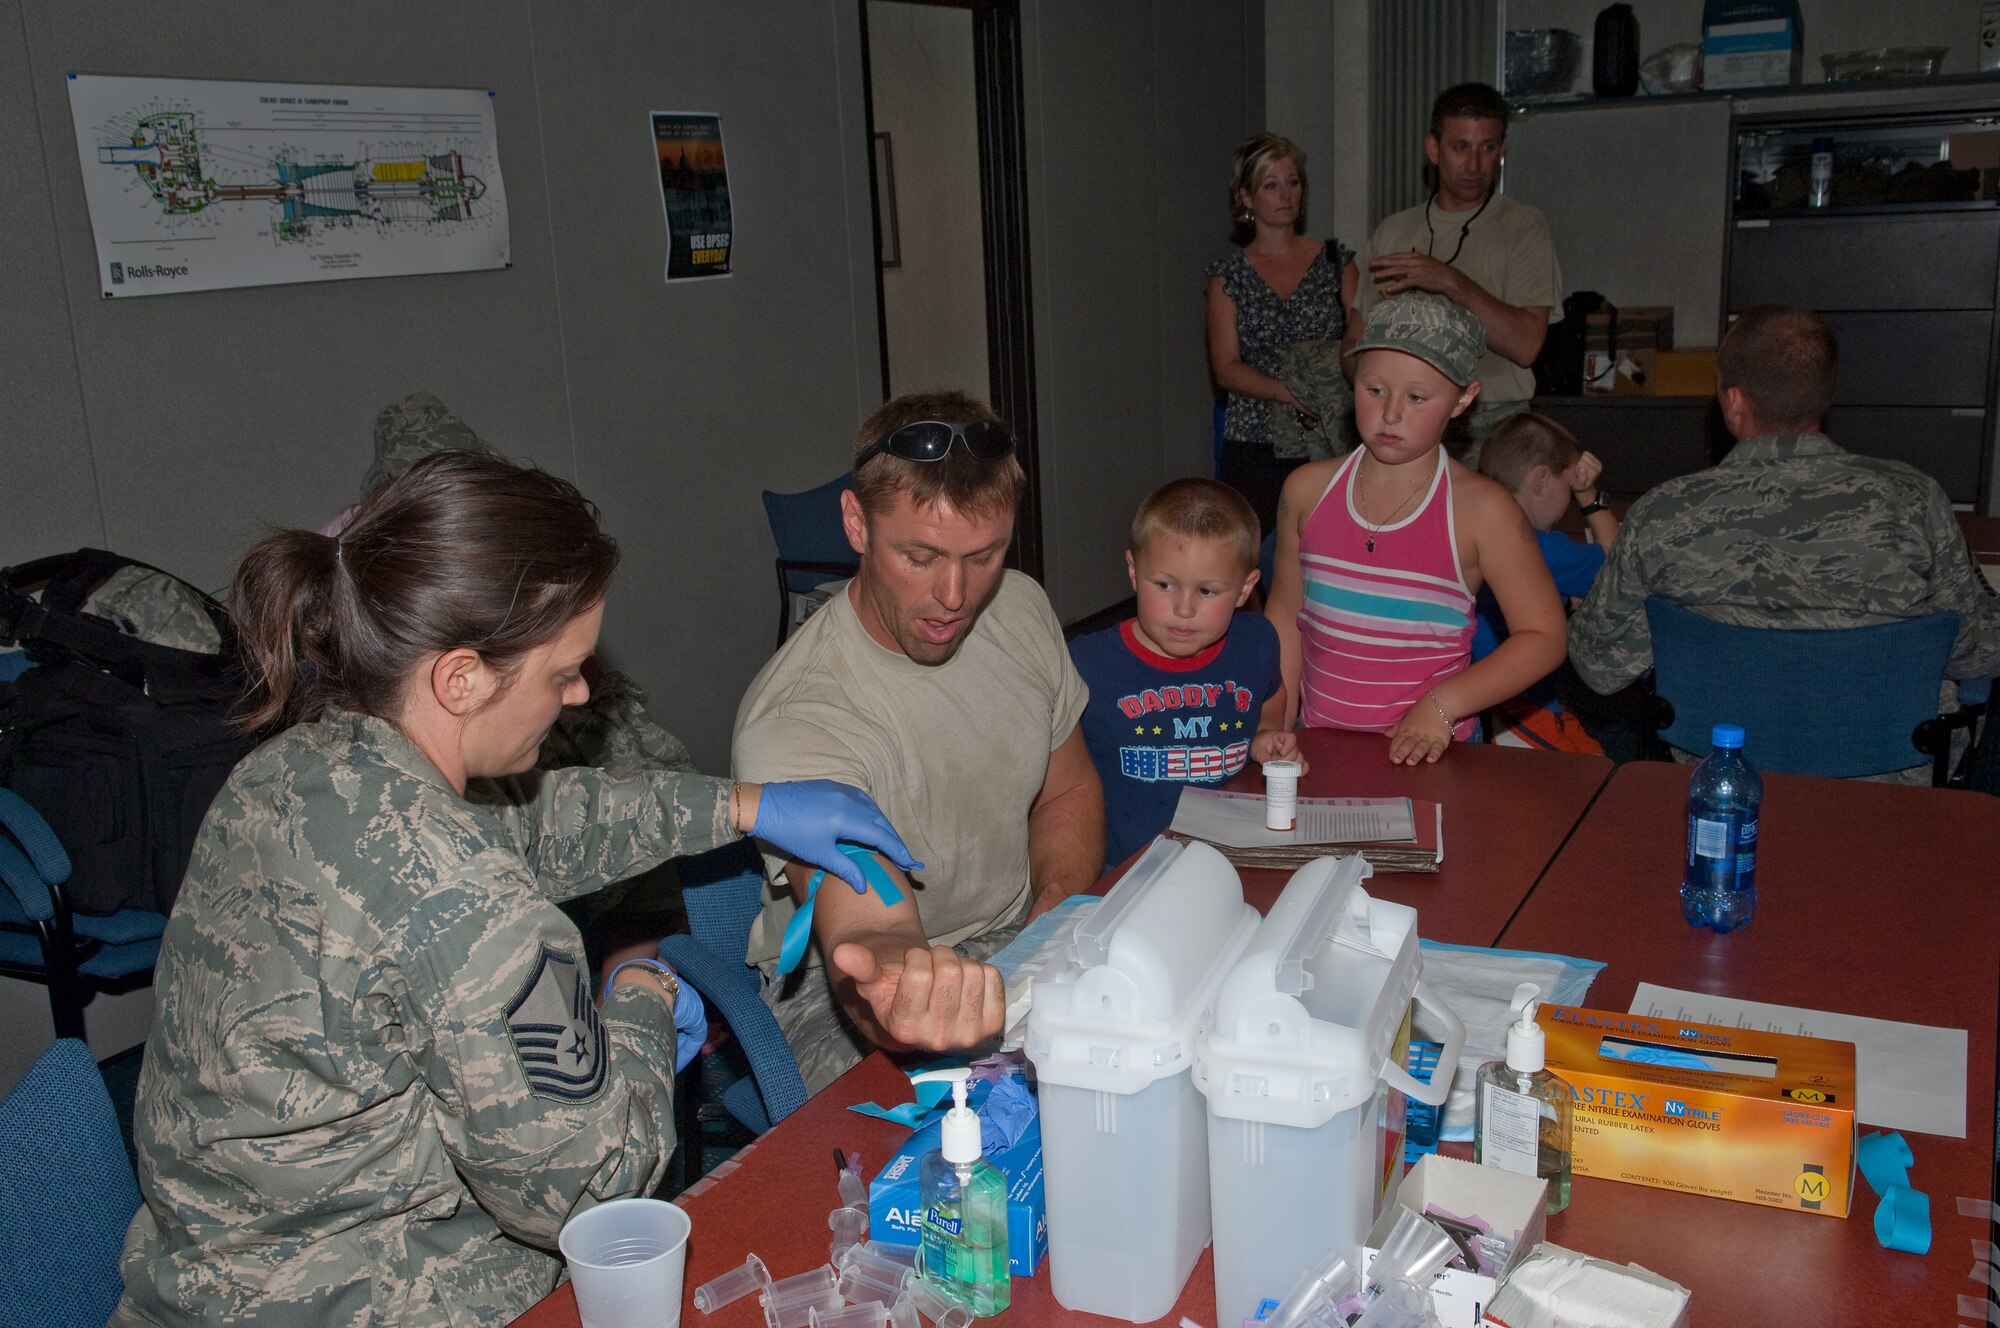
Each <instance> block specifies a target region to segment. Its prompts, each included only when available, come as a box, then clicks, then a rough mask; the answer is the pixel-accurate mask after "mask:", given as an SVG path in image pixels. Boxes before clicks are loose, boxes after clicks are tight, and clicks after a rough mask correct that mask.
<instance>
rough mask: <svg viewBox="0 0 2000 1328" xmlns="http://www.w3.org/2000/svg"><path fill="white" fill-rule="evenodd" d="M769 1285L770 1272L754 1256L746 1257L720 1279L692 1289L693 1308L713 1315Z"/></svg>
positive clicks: (761, 1261)
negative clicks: (725, 1306)
mask: <svg viewBox="0 0 2000 1328" xmlns="http://www.w3.org/2000/svg"><path fill="white" fill-rule="evenodd" d="M769 1285H771V1273H770V1270H769V1269H767V1268H765V1267H764V1261H763V1260H762V1259H760V1258H758V1257H757V1256H756V1255H754V1254H752V1255H748V1256H746V1257H745V1258H744V1260H743V1262H742V1263H739V1264H737V1265H736V1266H735V1267H734V1268H732V1269H730V1270H729V1271H728V1272H726V1273H724V1274H722V1275H721V1276H720V1277H712V1278H710V1279H709V1280H708V1281H706V1282H703V1283H702V1284H701V1285H700V1286H698V1287H696V1288H695V1289H694V1307H695V1308H696V1309H698V1310H700V1311H701V1312H702V1313H703V1314H713V1313H715V1312H716V1311H717V1310H719V1309H721V1308H722V1307H723V1306H724V1305H733V1304H735V1303H736V1302H737V1301H739V1300H741V1299H743V1297H745V1296H747V1295H749V1294H750V1293H751V1292H752V1291H762V1290H763V1289H764V1288H765V1287H767V1286H769Z"/></svg>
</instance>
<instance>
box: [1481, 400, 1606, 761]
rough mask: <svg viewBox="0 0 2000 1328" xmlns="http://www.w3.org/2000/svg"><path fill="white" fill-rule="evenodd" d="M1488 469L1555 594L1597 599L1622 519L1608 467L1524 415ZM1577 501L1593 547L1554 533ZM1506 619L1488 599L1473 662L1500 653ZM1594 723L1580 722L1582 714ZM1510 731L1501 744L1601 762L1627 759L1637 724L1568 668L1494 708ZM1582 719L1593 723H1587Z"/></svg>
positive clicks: (1497, 439)
mask: <svg viewBox="0 0 2000 1328" xmlns="http://www.w3.org/2000/svg"><path fill="white" fill-rule="evenodd" d="M1479 470H1480V473H1481V474H1483V475H1485V476H1486V477H1487V478H1488V479H1490V480H1495V481H1497V482H1498V483H1500V484H1501V485H1502V486H1504V487H1505V488H1506V489H1507V491H1508V492H1509V493H1511V494H1513V495H1514V501H1515V502H1517V503H1519V504H1520V505H1521V510H1522V511H1523V512H1524V513H1526V514H1527V517H1528V524H1529V525H1531V526H1533V527H1534V528H1535V541H1536V542H1537V543H1538V544H1539V545H1540V546H1541V550H1542V560H1543V561H1544V562H1546V563H1547V564H1548V565H1549V575H1550V576H1551V577H1553V578H1554V580H1555V583H1556V593H1557V594H1559V595H1561V596H1562V597H1563V604H1564V606H1565V607H1568V606H1570V605H1572V604H1574V603H1575V602H1576V601H1577V600H1580V599H1582V598H1583V597H1584V596H1585V595H1587V594H1589V593H1590V583H1591V582H1593V581H1595V580H1596V579H1597V573H1598V571H1599V570H1600V569H1602V568H1603V566H1604V550H1605V546H1606V545H1608V544H1610V543H1611V541H1612V540H1613V539H1615V538H1616V537H1617V535H1618V518H1617V516H1615V515H1614V514H1613V513H1612V512H1611V511H1610V509H1609V508H1608V507H1606V506H1605V502H1604V494H1603V492H1602V490H1600V489H1599V488H1598V483H1597V482H1598V478H1599V477H1600V476H1601V475H1603V473H1604V463H1603V462H1601V461H1599V460H1598V459H1597V458H1596V457H1594V456H1592V455H1591V454H1590V453H1588V452H1586V451H1584V450H1583V448H1582V446H1581V445H1579V444H1578V442H1577V441H1576V436H1575V435H1574V434H1572V433H1571V432H1570V431H1569V430H1568V429H1565V428H1563V427H1562V425H1560V424H1557V423H1556V422H1555V421H1554V420H1552V419H1550V418H1549V417H1548V416H1546V415H1538V414H1536V413H1535V412H1533V411H1524V412H1522V413H1521V414H1519V415H1511V416H1509V417H1508V418H1507V419H1505V420H1503V421H1502V422H1501V423H1500V424H1498V425H1496V426H1495V427H1494V429H1493V432H1492V433H1490V434H1488V435H1487V436H1486V442H1485V445H1484V447H1483V448H1482V449H1481V450H1480V453H1479ZM1572 502H1575V503H1576V504H1577V505H1578V506H1579V508H1580V509H1581V510H1582V513H1583V521H1584V526H1585V528H1586V529H1587V530H1588V531H1589V532H1590V538H1591V540H1592V541H1593V542H1592V543H1589V544H1584V543H1580V542H1578V541H1576V540H1573V539H1571V538H1570V537H1569V536H1568V535H1566V534H1564V533H1563V532H1562V531H1560V530H1557V529H1556V528H1555V527H1556V525H1557V523H1559V522H1560V521H1561V520H1562V519H1563V518H1564V517H1565V516H1567V515H1568V514H1569V505H1570V503H1572ZM1505 621H1506V620H1505V619H1504V618H1502V617H1501V615H1500V606H1499V604H1498V603H1496V602H1495V601H1494V599H1493V596H1492V593H1491V592H1489V591H1484V590H1482V591H1481V592H1480V594H1479V617H1478V621H1477V622H1475V623H1474V624H1473V629H1472V657H1473V658H1474V659H1482V658H1484V657H1485V656H1487V655H1490V654H1492V653H1493V651H1494V650H1496V649H1498V648H1499V645H1500V642H1501V640H1502V639H1503V634H1504V633H1505V631H1506V627H1505ZM1578 704H1581V705H1582V706H1583V707H1584V711H1585V714H1584V715H1582V716H1579V715H1578V714H1577V713H1575V707H1576V705H1578ZM1494 711H1495V714H1494V718H1495V719H1496V720H1497V721H1498V723H1499V725H1500V728H1501V730H1502V731H1501V732H1499V733H1490V734H1488V737H1489V738H1490V739H1491V740H1493V741H1496V742H1501V743H1508V744H1512V745H1521V746H1529V747H1553V748H1555V749H1557V750H1559V751H1577V752H1592V753H1602V752H1604V750H1605V747H1604V744H1605V743H1607V742H1609V743H1615V744H1619V745H1620V746H1619V750H1621V751H1622V750H1624V744H1625V743H1626V741H1627V735H1625V734H1624V731H1623V730H1624V728H1625V727H1629V721H1628V720H1626V719H1624V718H1622V717H1621V716H1620V715H1619V714H1618V712H1617V711H1616V710H1615V709H1607V707H1605V706H1604V705H1603V704H1602V703H1601V702H1599V701H1598V700H1597V699H1596V698H1595V697H1594V696H1592V695H1591V694H1590V693H1589V691H1588V689H1586V688H1583V687H1582V686H1581V685H1580V684H1578V683H1577V681H1576V676H1575V674H1574V672H1573V671H1572V670H1571V669H1570V667H1569V665H1568V664H1567V663H1565V664H1564V665H1563V666H1562V667H1561V668H1559V669H1557V670H1556V671H1555V672H1554V673H1552V674H1550V675H1549V676H1548V677H1546V678H1544V679H1542V680H1541V681H1540V682H1538V683H1536V684H1535V685H1533V686H1532V687H1529V688H1528V689H1527V690H1526V691H1524V692H1522V693H1521V695H1520V696H1518V697H1515V698H1514V699H1513V700H1511V701H1503V702H1501V703H1500V704H1499V705H1498V706H1496V707H1494ZM1579 719H1587V721H1588V724H1587V726H1586V725H1585V724H1581V723H1579V722H1578V720H1579Z"/></svg>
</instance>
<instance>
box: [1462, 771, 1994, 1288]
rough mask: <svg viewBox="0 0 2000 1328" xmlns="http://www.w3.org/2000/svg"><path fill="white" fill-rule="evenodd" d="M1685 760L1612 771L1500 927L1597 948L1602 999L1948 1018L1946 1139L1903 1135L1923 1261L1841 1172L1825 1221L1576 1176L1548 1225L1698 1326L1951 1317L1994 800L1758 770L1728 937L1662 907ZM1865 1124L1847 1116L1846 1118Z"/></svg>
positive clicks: (1986, 1137)
mask: <svg viewBox="0 0 2000 1328" xmlns="http://www.w3.org/2000/svg"><path fill="white" fill-rule="evenodd" d="M1687 780H1688V767H1686V766H1681V765H1668V764H1656V763H1638V764H1633V765H1626V766H1621V767H1619V769H1618V772H1617V774H1616V775H1614V776H1613V777H1612V780H1611V783H1610V784H1609V785H1608V786H1607V787H1606V789H1605V790H1604V792H1603V794H1602V795H1601V796H1600V797H1599V798H1598V800H1597V803H1596V805H1595V806H1593V807H1592V808H1591V809H1590V812H1589V814H1588V815H1587V816H1585V818H1584V821H1583V824H1582V825H1581V826H1579V827H1578V829H1577V832H1576V834H1575V835H1574V836H1573V837H1572V838H1571V839H1570V841H1569V843H1568V844H1567V845H1566V846H1565V847H1564V848H1563V851H1562V853H1561V854H1560V855H1559V856H1558V857H1557V859H1556V861H1555V863H1554V864H1553V865H1552V866H1551V867H1550V868H1549V870H1548V872H1547V874H1546V875H1545V876H1544V877H1543V878H1542V882H1541V884H1540V885H1539V886H1537V887H1536V889H1535V892H1534V894H1533V895H1532V896H1531V897H1530V898H1529V900H1528V902H1527V904H1526V905H1525V906H1524V907H1523V908H1522V910H1521V912H1520V915H1519V916H1518V917H1516V918H1515V919H1514V921H1513V923H1512V925H1510V926H1509V927H1508V928H1507V929H1506V931H1505V932H1504V933H1503V934H1502V936H1501V938H1500V943H1501V944H1502V945H1505V946H1509V947H1512V948H1516V949H1526V950H1538V949H1551V950H1564V951H1567V952H1568V953H1572V954H1584V955H1588V956H1590V957H1591V958H1593V959H1601V960H1604V961H1605V963H1606V965H1607V967H1606V968H1605V969H1604V971H1603V972H1602V973H1601V974H1600V975H1599V976H1598V978H1597V981H1596V983H1595V984H1594V985H1593V986H1592V987H1591V991H1590V1003H1591V1004H1592V1005H1593V1006H1595V1007H1597V1008H1600V1009H1606V1010H1624V1009H1626V1008H1627V1006H1628V1005H1629V1004H1630V1002H1631V999H1632V994H1633V991H1634V990H1635V989H1636V987H1637V986H1638V984H1639V983H1640V982H1642V981H1646V982H1654V983H1657V984H1660V985H1662V986H1668V987H1677V988H1681V989H1683V990H1692V991H1703V992H1713V993H1718V994H1727V995H1730V996H1736V997H1740V998H1742V999H1745V1000H1758V1001H1770V1002H1774V1003H1778V1004H1783V1005H1794V1006H1801V1007H1804V1008H1807V1009H1816V1010H1830V1011H1836V1012H1840V1013H1846V1014H1864V1015H1870V1016H1874V1017H1876V1018H1881V1019H1893V1020H1898V1021H1901V1022H1905V1023H1913V1024H1929V1025H1939V1026H1944V1027H1950V1028H1964V1029H1966V1030H1967V1032H1968V1045H1967V1065H1966V1113H1965V1130H1966V1137H1965V1138H1963V1139H1946V1138H1941V1137H1938V1136H1934V1135H1924V1134H1906V1135H1905V1136H1904V1137H1905V1138H1906V1139H1908V1140H1909V1143H1910V1147H1911V1150H1912V1151H1913V1152H1914V1153H1915V1155H1916V1165H1915V1167H1914V1168H1912V1171H1911V1184H1912V1186H1913V1187H1914V1188H1916V1189H1918V1190H1921V1191H1923V1192H1925V1193H1927V1194H1928V1195H1929V1196H1930V1214H1931V1230H1932V1237H1933V1238H1932V1242H1931V1250H1930V1253H1929V1254H1928V1255H1926V1256H1921V1257H1920V1256H1917V1255H1914V1254H1906V1253H1900V1252H1897V1251H1893V1250H1885V1249H1883V1248H1882V1247H1881V1246H1879V1245H1878V1244H1877V1243H1876V1241H1875V1235H1874V1227H1873V1218H1874V1212H1875V1205H1876V1198H1875V1194H1874V1192H1873V1191H1872V1190H1870V1189H1868V1187H1867V1186H1866V1184H1865V1183H1863V1182H1862V1181H1861V1180H1860V1179H1859V1178H1858V1177H1857V1178H1856V1187H1857V1194H1856V1202H1855V1205H1854V1208H1853V1211H1852V1212H1851V1213H1850V1214H1849V1216H1848V1217H1847V1218H1845V1219H1844V1220H1843V1219H1839V1218H1828V1217H1819V1216H1813V1215H1809V1214H1803V1213H1796V1212H1787V1211H1784V1210H1781V1209H1773V1208H1763V1207H1759V1206H1757V1205H1754V1204H1747V1203H1734V1202H1731V1201H1728V1200H1722V1199H1709V1198H1703V1197H1699V1196H1692V1195H1681V1194H1673V1193H1670V1192H1668V1191H1664V1190H1655V1189H1648V1188H1645V1187H1642V1186H1635V1185H1625V1184H1620V1183H1618V1182H1615V1181H1606V1180H1593V1179H1588V1178H1584V1177H1578V1178H1577V1180H1576V1182H1575V1188H1574V1190H1573V1193H1572V1197H1571V1200H1570V1206H1569V1209H1568V1211H1566V1212H1564V1213H1562V1214H1560V1215H1558V1216H1556V1217H1553V1218H1550V1219H1549V1239H1550V1240H1553V1241H1555V1242H1556V1243H1558V1244H1560V1245H1564V1246H1566V1247H1568V1248H1570V1249H1575V1250H1580V1251H1583V1252H1585V1253H1588V1254H1593V1255H1596V1256H1598V1257H1600V1258H1605V1259H1610V1260H1612V1261H1614V1262H1620V1263H1623V1262H1626V1261H1628V1260H1629V1261H1631V1262H1634V1263H1639V1264H1642V1265H1644V1266H1645V1267H1647V1268H1650V1269H1652V1270H1653V1271H1654V1272H1657V1273H1660V1274H1661V1275H1663V1276H1666V1277H1670V1278H1672V1279H1674V1280H1675V1281H1677V1282H1679V1283H1680V1284H1681V1285H1682V1286H1685V1287H1688V1288H1690V1289H1691V1290H1692V1291H1693V1292H1694V1298H1693V1301H1692V1304H1691V1309H1692V1321H1693V1323H1695V1324H1697V1325H1700V1324H1716V1325H1738V1324H1764V1323H1825V1324H1833V1323H1840V1324H1854V1323H1885V1324H1886V1323H1897V1324H1906V1323H1908V1324H1915V1323H1922V1324H1932V1323H1951V1322H1953V1321H1954V1313H1955V1310H1956V1308H1957V1301H1956V1299H1955V1298H1956V1296H1957V1295H1958V1294H1960V1293H1966V1294H1971V1295H1975V1296H1979V1297H1981V1298H1982V1299H1983V1297H1984V1293H1985V1288H1983V1287H1981V1286H1979V1285H1978V1284H1976V1283H1974V1282H1971V1281H1969V1280H1968V1279H1967V1278H1966V1271H1967V1270H1968V1269H1969V1268H1970V1267H1971V1266H1972V1259H1971V1254H1972V1250H1971V1245H1970V1242H1972V1241H1974V1240H1988V1239H1991V1232H1990V1229H1989V1227H1988V1225H1987V1223H1986V1222H1985V1221H1984V1220H1974V1219H1971V1218H1966V1217H1961V1216H1959V1213H1958V1202H1957V1201H1958V1197H1959V1196H1960V1195H1971V1196H1976V1197H1978V1198H1981V1199H1990V1198H1991V1197H1992V1194H1993V1162H1994V1156H1993V1090H1994V1038H1995V1024H1996V1018H2000V1009H1996V1005H2000V988H1997V987H1996V984H2000V907H1996V900H1995V893H1994V864H1995V863H1996V862H2000V804H1996V803H1995V802H1994V801H1993V800H1992V799H1991V798H1989V797H1987V796H1985V795H1984V794H1978V793H1963V792H1954V791H1949V790H1939V789H1914V788H1896V787H1888V786H1884V785H1880V784H1862V783H1854V782H1848V781H1842V780H1834V779H1815V778H1809V777H1804V776H1788V775H1767V776H1765V784H1766V791H1765V798H1764V808H1763V814H1762V825H1761V827H1760V833H1759V836H1758V852H1757V895H1758V899H1757V916H1756V920H1755V921H1754V922H1753V923H1752V924H1751V925H1750V927H1749V928H1748V929H1747V930H1745V931H1742V932H1738V933H1735V934H1733V935H1729V936H1716V935H1714V934H1713V933H1711V932H1707V931H1698V930H1696V929H1694V928H1691V927H1689V926H1687V925H1686V924H1685V923H1684V922H1682V920H1681V916H1680V907H1679V900H1678V898H1677V895H1676V891H1677V890H1678V887H1679V884H1680V872H1681V855H1682V852H1683V848H1682V845H1683V836H1684V834H1685V829H1684V827H1685V824H1686V823H1685V820H1684V817H1685V804H1686V797H1687ZM1870 1128H1872V1127H1863V1129H1864V1132H1865V1131H1866V1130H1868V1129H1870Z"/></svg>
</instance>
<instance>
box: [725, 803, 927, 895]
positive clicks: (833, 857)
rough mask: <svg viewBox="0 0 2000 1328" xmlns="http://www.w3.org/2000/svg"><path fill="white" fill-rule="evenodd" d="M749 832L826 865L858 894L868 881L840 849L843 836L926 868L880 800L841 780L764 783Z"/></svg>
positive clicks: (903, 863) (910, 867)
mask: <svg viewBox="0 0 2000 1328" xmlns="http://www.w3.org/2000/svg"><path fill="white" fill-rule="evenodd" d="M750 833H751V834H753V835H755V836H756V837H757V838H759V839H761V840H763V841H765V842H766V843H768V844H770V845H771V846H772V847H773V848H776V849H778V850H780V851H781V852H783V853H785V854H787V855H789V856H790V857H794V858H797V859H798V860H799V861H800V862H810V863H812V864H813V865H814V866H816V867H823V868H825V869H826V870H827V871H829V872H831V873H833V874H834V875H835V876H838V877H839V878H840V879H841V880H843V881H846V882H847V883H848V885H850V886H852V887H853V889H854V893H855V894H858V895H860V894H866V893H868V884H867V882H866V880H865V879H863V877H862V875H861V869H860V867H858V866H857V865H856V864H855V863H854V861H853V860H852V859H851V858H849V857H848V856H847V855H846V854H845V853H842V852H841V851H840V844H839V841H840V840H843V839H845V840H848V841H850V842H852V843H856V844H862V845H865V846H866V847H868V848H871V849H874V850H875V851H876V852H877V853H880V854H881V855H882V856H883V857H885V858H887V859H889V861H891V862H893V863H895V864H896V865H897V866H898V867H901V868H902V869H903V870H904V871H906V872H918V871H922V870H923V869H924V864H923V863H921V862H918V861H917V860H916V859H915V858H913V857H911V856H910V848H909V845H907V844H905V843H904V842H903V837H902V836H901V835H899V834H897V833H896V828H895V827H894V826H892V825H890V824H889V818H888V817H886V816H884V815H883V814H882V809H881V808H880V807H877V806H876V805H875V800H874V799H873V798H871V797H869V796H868V795H867V794H866V793H863V792H862V791H861V790H860V789H858V788H855V787H854V786H853V785H852V784H842V783H840V782H838V781H837V780H832V779H801V780H795V781H793V782H791V783H785V784H766V785H764V791H763V793H762V794H761V795H760V796H759V798H758V801H757V824H756V825H755V826H753V827H752V828H751V831H750Z"/></svg>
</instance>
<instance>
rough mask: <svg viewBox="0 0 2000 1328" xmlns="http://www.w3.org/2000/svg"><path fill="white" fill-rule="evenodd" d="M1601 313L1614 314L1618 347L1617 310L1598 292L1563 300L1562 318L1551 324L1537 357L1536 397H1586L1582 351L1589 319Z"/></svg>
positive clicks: (1614, 342)
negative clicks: (1584, 394)
mask: <svg viewBox="0 0 2000 1328" xmlns="http://www.w3.org/2000/svg"><path fill="white" fill-rule="evenodd" d="M1600 311H1609V312H1610V314H1611V344H1612V345H1613V346H1616V345H1617V344H1618V310H1617V309H1616V308H1615V307H1613V305H1612V304H1611V302H1610V301H1609V300H1607V299H1605V298H1604V297H1603V296H1602V295H1599V294H1598V293H1597V292H1596V291H1578V292H1576V293H1575V294H1574V295H1571V296H1570V297H1569V298H1568V299H1566V300H1564V301H1563V316H1562V318H1561V319H1560V320H1559V321H1557V322H1554V323H1551V324H1549V330H1548V334H1547V335H1546V336H1545V337H1543V338H1542V349H1541V353H1540V354H1538V355H1536V356H1535V365H1534V368H1535V395H1536V396H1538V397H1576V396H1582V395H1583V352H1584V346H1585V343H1586V341H1587V340H1588V335H1587V334H1588V331H1589V327H1590V316H1591V315H1592V314H1594V313H1598V312H1600Z"/></svg>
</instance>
